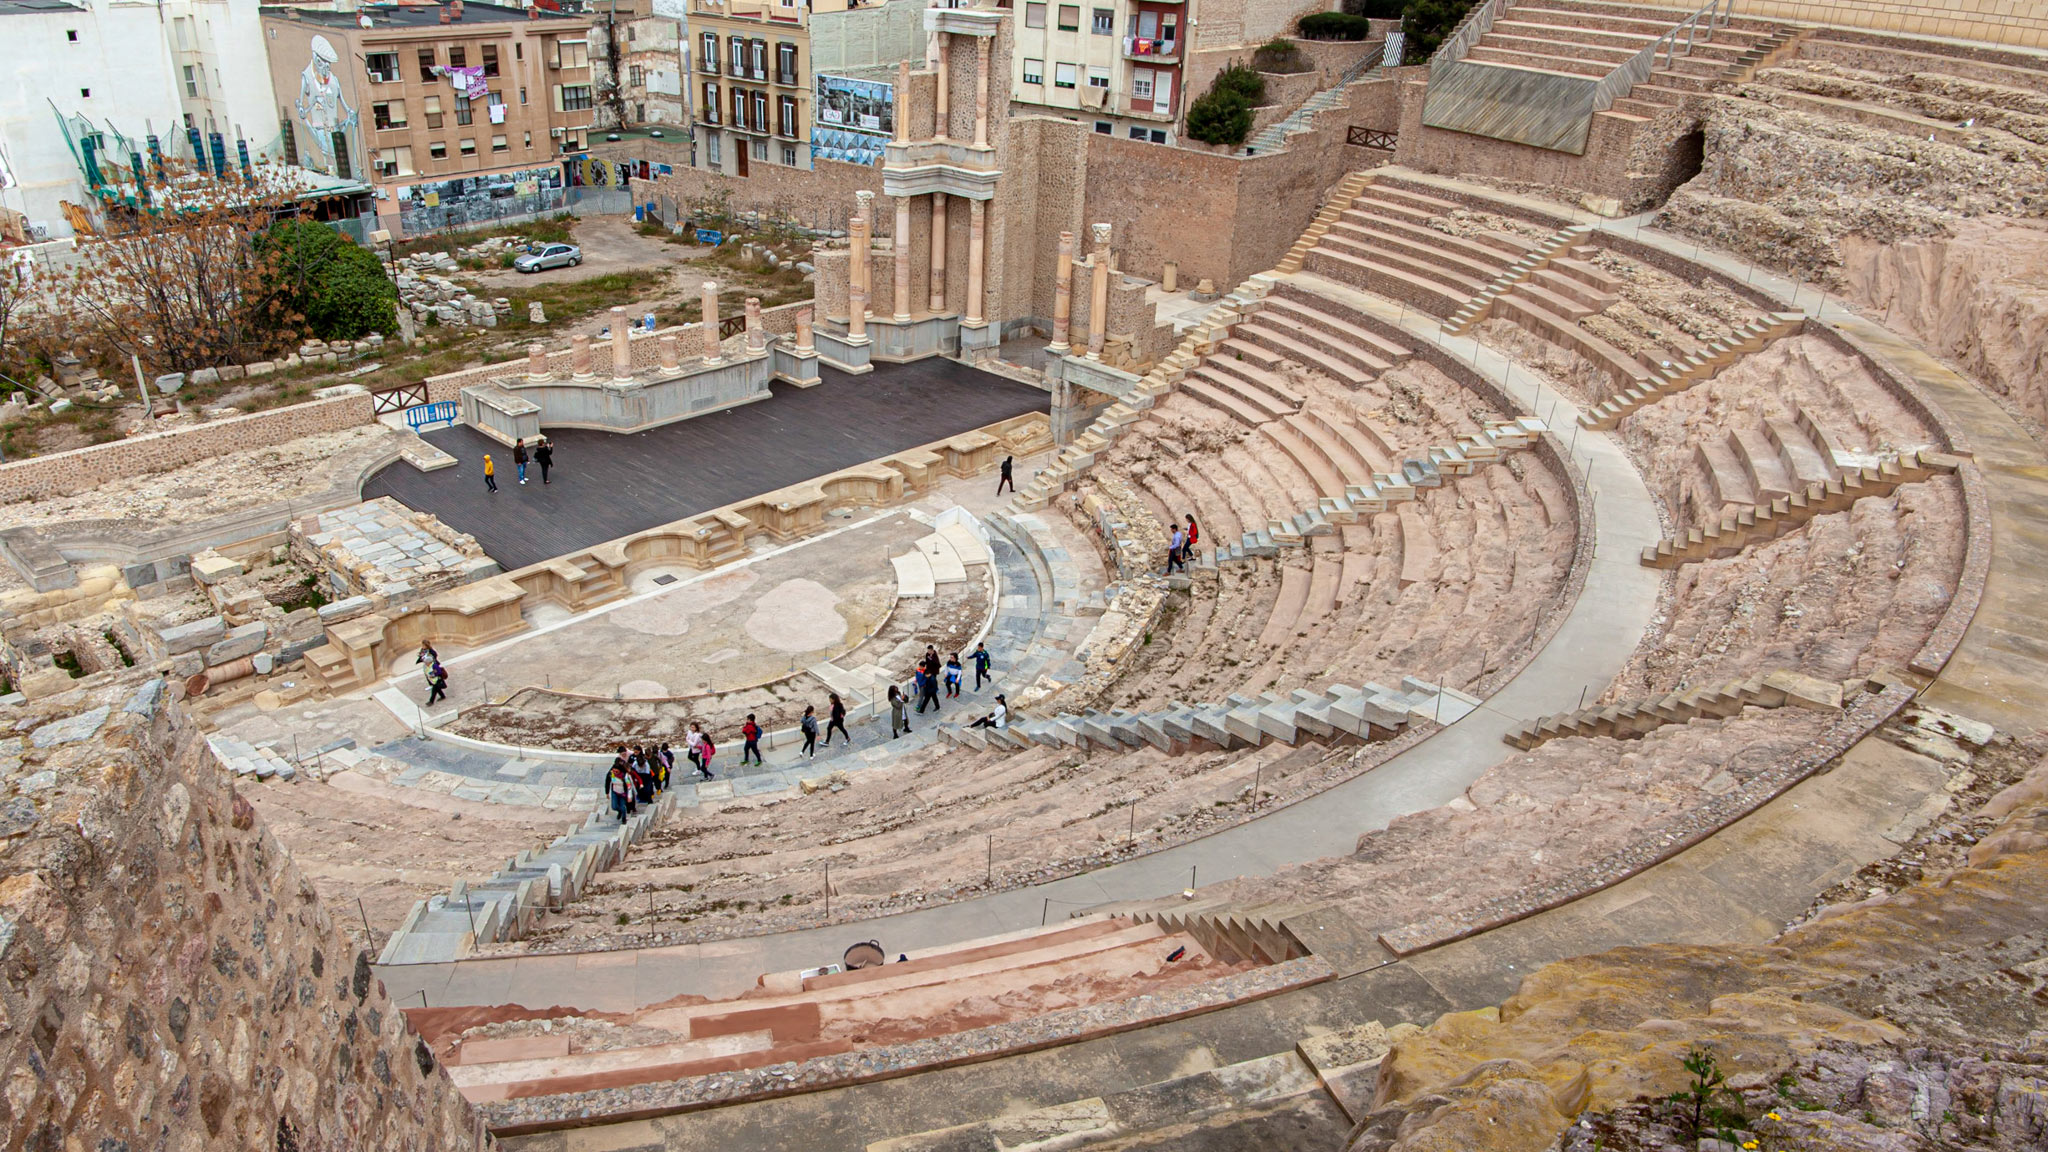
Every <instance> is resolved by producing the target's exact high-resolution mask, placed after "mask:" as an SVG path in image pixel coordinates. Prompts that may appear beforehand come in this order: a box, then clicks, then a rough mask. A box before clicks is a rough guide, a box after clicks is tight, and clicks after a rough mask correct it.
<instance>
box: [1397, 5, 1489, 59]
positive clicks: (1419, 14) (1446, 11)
mask: <svg viewBox="0 0 2048 1152" xmlns="http://www.w3.org/2000/svg"><path fill="white" fill-rule="evenodd" d="M1471 8H1472V0H1410V2H1409V4H1408V10H1407V12H1406V14H1405V15H1404V16H1403V17H1402V20H1401V31H1403V32H1405V33H1407V49H1406V51H1405V53H1404V55H1405V62H1406V63H1409V64H1427V63H1429V58H1430V57H1431V56H1432V55H1435V53H1436V50H1437V46H1438V45H1440V44H1442V43H1443V42H1444V37H1446V36H1449V35H1450V34H1451V32H1452V31H1453V30H1454V29H1456V28H1457V27H1458V21H1460V20H1463V19H1464V18H1465V13H1466V12H1468V11H1470V10H1471Z"/></svg>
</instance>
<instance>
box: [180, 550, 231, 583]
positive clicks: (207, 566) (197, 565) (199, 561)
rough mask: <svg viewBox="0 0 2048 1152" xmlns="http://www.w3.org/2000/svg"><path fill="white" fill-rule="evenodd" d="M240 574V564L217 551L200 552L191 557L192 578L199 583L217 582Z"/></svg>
mask: <svg viewBox="0 0 2048 1152" xmlns="http://www.w3.org/2000/svg"><path fill="white" fill-rule="evenodd" d="M241 574H242V565H241V564H240V563H238V562H236V561H234V560H230V559H228V558H227V557H225V556H222V555H219V554H217V553H211V552H207V553H201V554H200V555H198V556H194V557H193V558H192V578H193V579H194V580H197V581H199V582H200V583H201V584H218V583H220V582H221V581H223V580H228V579H232V578H234V577H236V576H240V575H241Z"/></svg>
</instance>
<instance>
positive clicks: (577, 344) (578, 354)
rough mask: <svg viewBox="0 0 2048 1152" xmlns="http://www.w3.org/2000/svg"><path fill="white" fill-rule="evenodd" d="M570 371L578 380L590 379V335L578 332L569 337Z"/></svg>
mask: <svg viewBox="0 0 2048 1152" xmlns="http://www.w3.org/2000/svg"><path fill="white" fill-rule="evenodd" d="M569 371H570V372H571V373H573V374H574V375H575V377H576V379H578V380H588V379H590V377H591V375H592V373H591V371H590V337H589V336H587V335H585V334H584V333H581V332H578V333H577V334H575V335H574V336H571V337H569Z"/></svg>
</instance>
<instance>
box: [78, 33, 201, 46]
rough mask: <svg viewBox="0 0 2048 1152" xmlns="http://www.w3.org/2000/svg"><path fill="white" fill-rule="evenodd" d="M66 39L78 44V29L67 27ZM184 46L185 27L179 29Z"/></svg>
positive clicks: (180, 40) (181, 42) (180, 43)
mask: <svg viewBox="0 0 2048 1152" xmlns="http://www.w3.org/2000/svg"><path fill="white" fill-rule="evenodd" d="M64 39H66V40H69V41H71V42H72V43H73V44H76V43H78V29H76V28H66V29H65V30H64ZM184 46H185V30H184V29H183V28H179V29H178V47H180V48H183V47H184Z"/></svg>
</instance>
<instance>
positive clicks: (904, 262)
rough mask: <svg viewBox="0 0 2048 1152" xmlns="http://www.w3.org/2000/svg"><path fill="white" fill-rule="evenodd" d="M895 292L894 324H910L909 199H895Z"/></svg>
mask: <svg viewBox="0 0 2048 1152" xmlns="http://www.w3.org/2000/svg"><path fill="white" fill-rule="evenodd" d="M903 69H904V72H903V74H904V75H905V76H908V75H910V64H909V62H908V61H906V62H905V63H904V65H903ZM895 256H896V291H895V292H894V293H893V296H894V300H893V301H892V302H893V303H894V304H895V305H896V322H897V323H898V324H908V323H910V197H908V196H898V197H897V198H896V251H895Z"/></svg>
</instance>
